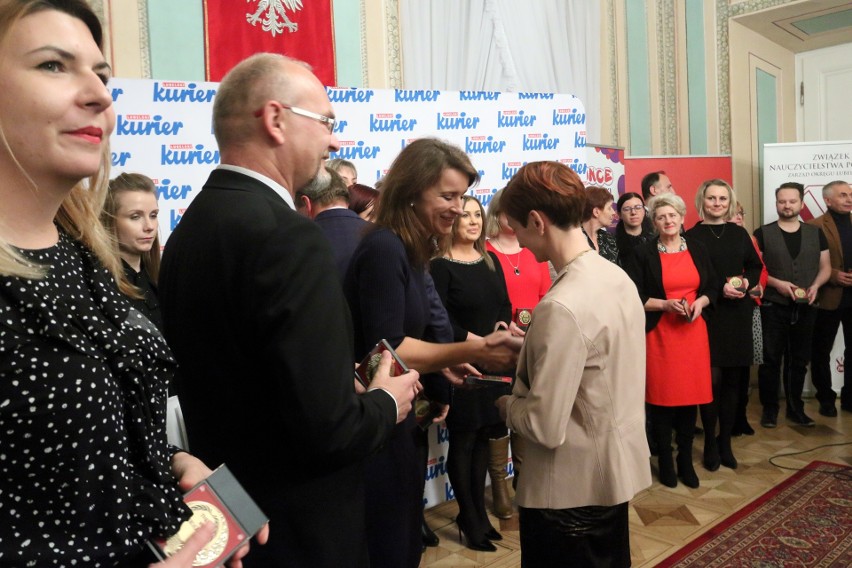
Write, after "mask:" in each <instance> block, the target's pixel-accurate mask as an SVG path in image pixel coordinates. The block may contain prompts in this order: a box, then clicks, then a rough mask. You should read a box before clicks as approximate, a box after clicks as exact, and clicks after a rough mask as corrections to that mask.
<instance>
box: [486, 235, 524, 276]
mask: <svg viewBox="0 0 852 568" xmlns="http://www.w3.org/2000/svg"><path fill="white" fill-rule="evenodd" d="M491 244H492V245H494V248H496V249H497V252H499V253H500V254H502V255H503V256H505V257H506V261H507V262H508V263H509V266H511V267H512V269H513V270H514V271H515V276H520V275H521V251H518V254H517V261H518V263H517V264H515V263H514V262H512V259H511V258H510V257H509V255H508V254H506V253H505V252H503V249H502V248H501V247H500V245H498V244H497V241H491Z"/></svg>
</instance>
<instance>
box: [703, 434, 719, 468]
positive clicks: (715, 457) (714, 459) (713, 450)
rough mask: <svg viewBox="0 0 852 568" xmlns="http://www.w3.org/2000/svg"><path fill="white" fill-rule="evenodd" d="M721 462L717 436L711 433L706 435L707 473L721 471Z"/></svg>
mask: <svg viewBox="0 0 852 568" xmlns="http://www.w3.org/2000/svg"><path fill="white" fill-rule="evenodd" d="M720 463H721V460H720V458H719V445H718V444H717V442H716V436H714V435H713V434H712V433H710V432H706V431H705V433H704V469H706V470H707V471H716V470H717V469H719V464H720Z"/></svg>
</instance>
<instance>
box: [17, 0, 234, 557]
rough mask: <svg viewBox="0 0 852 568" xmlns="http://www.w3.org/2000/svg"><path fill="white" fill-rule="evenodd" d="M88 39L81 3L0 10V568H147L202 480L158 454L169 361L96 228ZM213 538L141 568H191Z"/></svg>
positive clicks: (97, 160)
mask: <svg viewBox="0 0 852 568" xmlns="http://www.w3.org/2000/svg"><path fill="white" fill-rule="evenodd" d="M101 39H102V32H101V26H100V23H99V21H98V18H97V16H96V15H95V14H94V13H93V12H92V11H91V9H90V8H89V6H88V5H87V4H86V3H85V2H83V1H82V0H0V75H2V77H3V88H2V89H0V125H2V127H0V180H2V181H0V354H2V355H0V432H2V438H0V439H2V442H0V444H1V445H2V451H0V454H2V455H0V487H2V490H0V564H3V565H4V566H36V565H37V566H72V565H77V566H88V567H97V566H122V567H125V566H126V567H139V566H148V565H149V563H150V562H151V559H150V553H149V552H148V545H147V542H148V540H149V539H151V538H166V537H169V536H171V535H173V534H175V533H176V532H177V531H178V529H179V527H180V526H181V523H182V522H183V521H184V520H186V519H187V518H189V516H190V511H189V509H188V508H187V506H186V505H185V504H184V503H183V499H182V492H181V489H184V490H186V489H189V488H190V487H191V486H193V485H194V484H195V483H196V482H198V481H201V480H202V479H203V478H204V477H206V476H207V475H208V474H209V473H210V470H209V469H207V468H206V467H205V466H204V464H202V463H201V462H200V461H199V460H198V459H196V458H194V457H192V456H190V455H189V454H187V453H185V452H181V451H179V450H177V448H174V447H172V446H169V445H168V443H167V440H166V383H167V381H168V378H169V376H170V375H171V374H172V373H173V372H174V369H175V363H174V359H173V358H172V356H171V353H170V352H169V349H168V347H167V346H166V343H165V341H164V340H163V337H162V335H160V333H159V332H158V331H157V330H156V329H155V328H153V327H152V326H151V325H150V324H148V323H147V321H146V322H139V321H137V320H134V319H133V318H131V317H130V315H129V313H128V308H129V306H128V304H127V302H126V301H125V299H124V298H123V297H122V295H121V294H120V292H119V290H118V287H117V286H116V280H117V279H120V278H121V272H122V271H121V264H120V262H119V260H118V258H117V256H116V255H115V254H114V252H113V248H112V247H111V245H110V242H109V238H108V236H107V233H106V231H104V228H103V226H102V225H101V223H100V221H99V219H98V215H99V213H100V210H101V206H102V205H103V200H104V197H105V195H106V182H107V180H108V179H109V177H108V171H107V170H108V165H109V152H108V147H107V141H108V139H109V135H110V133H111V132H112V130H113V128H114V126H115V114H114V111H113V108H112V97H111V94H110V91H109V89H108V88H107V87H106V84H107V82H108V80H109V76H110V67H109V65H108V64H107V62H106V60H105V59H104V57H103V54H102V52H101V45H102V42H101ZM179 484H180V485H179ZM213 533H214V531H213V527H212V526H209V524H208V525H205V526H204V527H202V528H201V529H200V530H199V531H198V532H197V533H196V535H195V536H193V537H192V538H190V540H189V541H188V542H187V543H186V544H185V546H184V548H183V550H181V551H180V552H179V553H178V554H177V555H175V557H172V558H171V559H169V560H167V561H165V562H163V563H160V564H157V566H163V567H165V566H187V567H188V566H191V565H192V562H193V560H194V558H195V555H196V553H197V552H198V551H199V550H200V549H201V548H202V547H203V546H204V545H205V544H206V543H207V541H209V540H210V539H211V538H212V537H213ZM244 553H245V549H243V550H242V551H241V552H239V553H238V554H237V556H238V557H239V556H242V555H243V554H244ZM234 565H240V561H239V560H235V562H234Z"/></svg>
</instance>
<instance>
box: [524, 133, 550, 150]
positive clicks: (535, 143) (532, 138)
mask: <svg viewBox="0 0 852 568" xmlns="http://www.w3.org/2000/svg"><path fill="white" fill-rule="evenodd" d="M558 146H559V138H551V137H550V135H549V134H547V133H544V134H541V133H536V134H524V144H523V149H524V150H555V149H556V148H557V147H558Z"/></svg>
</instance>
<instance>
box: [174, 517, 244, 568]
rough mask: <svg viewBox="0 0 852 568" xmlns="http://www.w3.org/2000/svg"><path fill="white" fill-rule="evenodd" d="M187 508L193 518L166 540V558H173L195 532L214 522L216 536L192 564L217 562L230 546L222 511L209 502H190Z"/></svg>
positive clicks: (201, 564)
mask: <svg viewBox="0 0 852 568" xmlns="http://www.w3.org/2000/svg"><path fill="white" fill-rule="evenodd" d="M187 506H188V507H189V508H190V509H191V510H192V517H190V518H189V520H188V521H186V522H184V523H183V524H182V525H181V526H180V530H179V531H178V532H177V534H175V535H174V536H172V537H170V538H169V539H168V540H166V544H165V546H164V547H163V551H164V552H165V553H166V556H172V555H173V554H174V553H176V552H177V551H178V550H180V549H181V548H183V545H184V544H185V543H186V541H187V540H189V537H191V536H192V535H193V534H194V533H195V531H197V530H198V529H199V528H201V526H203V525H204V523H207V522H213V523H214V524H215V525H216V534H215V535H214V536H213V538H212V539H211V540H210V542H208V543H207V544H206V545H205V546H204V548H202V549H201V551H200V552H199V553H198V554H197V555H196V557H195V560H194V561H193V562H192V565H193V566H207V565H208V564H212V563H213V562H215V561H216V559H217V558H219V557H220V556H222V553H223V552H225V546H226V545H227V544H228V522H227V521H226V520H225V515H223V514H222V511H220V510H219V508H218V507H216V506H215V505H213V504H212V503H208V502H207V501H190V502H188V503H187Z"/></svg>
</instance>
